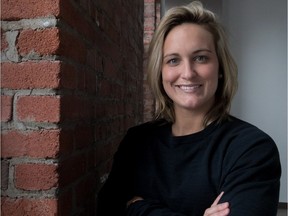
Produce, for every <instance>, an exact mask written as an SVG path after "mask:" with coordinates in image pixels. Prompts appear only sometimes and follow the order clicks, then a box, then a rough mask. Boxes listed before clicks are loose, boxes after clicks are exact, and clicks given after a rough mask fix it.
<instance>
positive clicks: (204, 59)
mask: <svg viewBox="0 0 288 216" xmlns="http://www.w3.org/2000/svg"><path fill="white" fill-rule="evenodd" d="M193 60H194V61H196V62H199V63H205V62H207V61H208V57H207V56H204V55H200V56H196V57H194V58H193Z"/></svg>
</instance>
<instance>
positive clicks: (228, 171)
mask: <svg viewBox="0 0 288 216" xmlns="http://www.w3.org/2000/svg"><path fill="white" fill-rule="evenodd" d="M224 164H225V165H224V166H225V169H224V170H225V171H224V173H223V177H222V178H223V180H222V182H223V184H222V186H221V189H220V191H224V192H225V193H224V196H223V197H222V200H221V201H222V202H226V201H228V202H229V203H230V211H231V212H230V214H229V216H243V215H245V216H263V215H265V216H276V214H277V205H278V201H279V187H280V176H281V166H280V159H279V153H278V149H277V147H276V144H275V143H274V141H273V140H272V139H271V138H270V137H269V136H268V135H266V134H265V133H258V132H257V133H256V134H254V133H251V134H250V133H249V132H247V133H245V134H242V135H241V137H240V138H238V139H235V141H233V143H232V145H231V148H230V149H229V150H228V152H227V157H226V160H225V162H224Z"/></svg>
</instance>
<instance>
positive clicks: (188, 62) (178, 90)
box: [162, 23, 219, 113]
mask: <svg viewBox="0 0 288 216" xmlns="http://www.w3.org/2000/svg"><path fill="white" fill-rule="evenodd" d="M218 69H219V63H218V58H217V55H216V51H215V45H214V40H213V36H212V34H211V33H210V32H208V31H207V30H206V29H205V28H204V27H202V26H200V25H197V24H190V23H189V24H188V23H185V24H182V25H179V26H176V27H174V28H173V29H172V30H171V31H170V32H169V33H168V35H167V37H166V39H165V41H164V46H163V65H162V83H163V87H164V90H165V92H166V94H167V95H168V96H169V97H170V98H171V100H172V101H173V102H174V109H175V112H176V113H177V111H179V110H181V109H182V110H183V109H185V110H189V111H192V112H202V113H206V112H207V111H208V110H209V109H210V107H211V106H212V105H213V103H214V99H215V92H216V89H217V85H218Z"/></svg>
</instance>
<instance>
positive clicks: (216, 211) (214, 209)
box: [204, 202, 230, 216]
mask: <svg viewBox="0 0 288 216" xmlns="http://www.w3.org/2000/svg"><path fill="white" fill-rule="evenodd" d="M229 211H230V210H229V203H228V202H225V203H221V204H217V205H215V206H211V207H210V208H208V209H206V211H205V213H204V216H212V215H217V216H225V215H228V213H229Z"/></svg>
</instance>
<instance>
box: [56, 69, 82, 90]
mask: <svg viewBox="0 0 288 216" xmlns="http://www.w3.org/2000/svg"><path fill="white" fill-rule="evenodd" d="M60 83H61V87H62V88H67V89H77V85H78V72H77V69H76V68H75V67H73V66H72V65H69V64H65V63H62V64H61V74H60Z"/></svg>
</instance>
